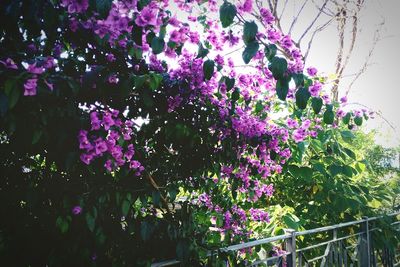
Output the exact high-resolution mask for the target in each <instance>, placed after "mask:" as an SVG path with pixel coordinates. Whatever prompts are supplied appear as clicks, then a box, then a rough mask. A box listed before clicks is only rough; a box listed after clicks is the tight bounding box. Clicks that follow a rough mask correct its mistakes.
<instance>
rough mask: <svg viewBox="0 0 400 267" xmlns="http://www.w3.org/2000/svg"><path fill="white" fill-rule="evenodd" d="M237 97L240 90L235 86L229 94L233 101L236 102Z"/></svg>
mask: <svg viewBox="0 0 400 267" xmlns="http://www.w3.org/2000/svg"><path fill="white" fill-rule="evenodd" d="M239 97H240V90H239V88H237V87H236V88H235V91H233V93H232V95H231V100H232V101H233V102H236V101H237V100H239Z"/></svg>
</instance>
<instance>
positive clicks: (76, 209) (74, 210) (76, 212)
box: [72, 206, 82, 215]
mask: <svg viewBox="0 0 400 267" xmlns="http://www.w3.org/2000/svg"><path fill="white" fill-rule="evenodd" d="M81 213H82V208H81V207H80V206H75V207H73V208H72V214H74V215H79V214H81Z"/></svg>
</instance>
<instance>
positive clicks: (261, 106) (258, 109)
mask: <svg viewBox="0 0 400 267" xmlns="http://www.w3.org/2000/svg"><path fill="white" fill-rule="evenodd" d="M263 110H264V105H263V104H262V101H261V100H259V101H257V104H256V108H255V111H256V113H260V112H261V111H263Z"/></svg>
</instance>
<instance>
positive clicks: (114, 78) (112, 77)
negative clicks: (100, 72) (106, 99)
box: [108, 74, 118, 84]
mask: <svg viewBox="0 0 400 267" xmlns="http://www.w3.org/2000/svg"><path fill="white" fill-rule="evenodd" d="M108 82H109V83H112V84H117V83H118V77H117V75H116V74H113V75H110V76H109V77H108Z"/></svg>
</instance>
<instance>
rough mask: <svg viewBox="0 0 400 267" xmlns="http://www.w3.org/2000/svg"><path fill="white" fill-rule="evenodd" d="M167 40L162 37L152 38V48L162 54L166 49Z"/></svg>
mask: <svg viewBox="0 0 400 267" xmlns="http://www.w3.org/2000/svg"><path fill="white" fill-rule="evenodd" d="M164 46H165V42H164V39H162V38H161V37H157V36H156V37H154V38H153V40H151V49H153V53H154V54H160V53H161V52H162V51H163V50H164Z"/></svg>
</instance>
